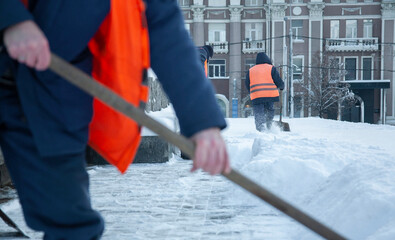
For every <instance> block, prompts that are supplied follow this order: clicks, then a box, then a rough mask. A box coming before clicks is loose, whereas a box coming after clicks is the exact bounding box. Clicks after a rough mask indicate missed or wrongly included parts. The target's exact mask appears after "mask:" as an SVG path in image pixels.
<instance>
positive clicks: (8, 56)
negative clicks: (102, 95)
mask: <svg viewBox="0 0 395 240" xmlns="http://www.w3.org/2000/svg"><path fill="white" fill-rule="evenodd" d="M116 2H117V3H118V4H123V3H125V2H123V1H119V0H112V1H111V6H112V5H113V3H116ZM23 3H24V4H23ZM128 4H135V7H138V8H139V9H141V10H144V3H143V2H142V1H141V0H133V2H128ZM145 4H146V11H145V14H142V16H144V15H146V17H147V21H146V22H144V21H143V22H142V24H140V25H139V27H144V28H145V27H147V25H148V31H149V46H150V60H151V67H152V69H153V70H154V71H155V73H156V75H157V76H158V78H159V80H160V81H161V83H162V85H163V87H164V89H165V91H166V93H167V94H168V96H169V98H170V100H171V101H172V103H173V106H174V109H175V111H176V114H177V117H178V119H179V121H180V128H181V132H182V134H184V135H185V136H186V137H188V138H190V139H192V140H193V141H194V142H195V143H196V152H195V156H194V157H193V160H194V161H193V167H192V170H193V171H194V170H196V169H199V168H201V169H203V170H205V171H207V172H209V173H210V174H219V173H222V172H225V173H229V172H230V164H229V158H228V155H227V151H226V146H225V143H224V141H223V139H222V137H221V135H220V130H221V129H223V128H225V126H226V122H225V120H224V118H223V117H222V114H221V112H220V110H219V108H218V106H217V104H216V100H215V97H214V91H213V88H212V86H211V84H210V82H209V81H208V80H207V78H206V77H205V75H204V71H203V69H202V67H201V65H200V63H199V61H198V57H197V56H196V50H195V46H194V45H193V43H192V41H191V40H190V38H189V36H188V33H187V31H186V30H185V28H184V22H183V17H182V14H181V12H180V10H179V8H178V6H177V2H176V1H156V0H155V1H154V0H146V1H145ZM112 10H113V9H111V11H112ZM109 11H110V0H84V1H71V0H59V1H44V0H29V1H26V0H7V1H0V33H1V36H2V39H1V42H0V44H1V45H2V47H0V49H1V53H0V77H1V78H2V81H0V145H1V149H2V151H3V154H4V158H5V162H6V164H7V167H8V169H9V172H10V175H11V178H12V180H13V183H14V185H15V187H16V189H17V191H18V195H19V200H20V203H21V205H22V208H23V213H24V217H25V220H26V223H27V225H28V226H29V227H31V228H32V229H34V230H36V231H42V232H44V239H73V240H76V239H99V238H100V237H101V235H102V233H103V230H104V221H103V219H102V217H101V216H100V214H99V213H98V212H96V211H94V210H93V209H92V207H91V202H90V196H89V176H88V174H87V172H86V168H85V167H86V165H85V149H86V146H87V142H88V136H89V130H90V129H89V124H90V121H91V119H92V115H93V108H92V101H93V99H92V98H91V97H90V96H89V95H87V94H86V93H84V92H82V91H81V90H79V89H77V88H76V87H75V86H72V85H71V84H69V83H68V82H67V81H65V80H64V79H62V78H60V77H59V76H57V75H55V74H54V73H52V72H51V71H49V70H47V68H48V66H49V64H50V51H53V52H54V53H55V54H57V55H59V56H60V57H62V58H64V59H65V60H66V61H68V62H70V63H71V64H73V65H74V66H76V67H78V68H80V69H81V70H83V71H85V72H86V73H88V74H90V73H91V71H92V53H91V49H89V48H88V43H89V42H90V40H91V39H92V38H93V37H94V35H95V33H96V32H97V31H98V29H99V28H100V27H101V24H102V23H103V21H104V20H105V19H106V17H107V16H108V15H109ZM139 17H141V16H139ZM137 19H140V20H141V18H137ZM123 23H125V22H123ZM132 24H133V23H132ZM125 36H126V35H125ZM132 36H133V35H132ZM102 47H103V48H100V49H99V50H103V51H106V49H105V47H106V46H102ZM109 77H110V78H112V79H110V80H114V81H115V80H116V79H117V77H119V76H109ZM116 132H117V126H114V133H116ZM131 187H133V186H131Z"/></svg>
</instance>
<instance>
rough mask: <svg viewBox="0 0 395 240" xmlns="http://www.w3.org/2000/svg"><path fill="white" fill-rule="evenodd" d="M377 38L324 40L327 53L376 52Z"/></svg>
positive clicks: (377, 48) (377, 46)
mask: <svg viewBox="0 0 395 240" xmlns="http://www.w3.org/2000/svg"><path fill="white" fill-rule="evenodd" d="M378 42H379V39H378V38H336V39H327V40H326V50H328V51H377V50H379V44H378Z"/></svg>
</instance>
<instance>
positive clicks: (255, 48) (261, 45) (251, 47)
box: [243, 40, 266, 53]
mask: <svg viewBox="0 0 395 240" xmlns="http://www.w3.org/2000/svg"><path fill="white" fill-rule="evenodd" d="M265 49H266V48H265V41H264V40H260V41H256V40H253V41H246V40H244V41H243V53H257V52H264V51H265Z"/></svg>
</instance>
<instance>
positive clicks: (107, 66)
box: [89, 0, 150, 173]
mask: <svg viewBox="0 0 395 240" xmlns="http://www.w3.org/2000/svg"><path fill="white" fill-rule="evenodd" d="M89 49H90V50H91V52H92V54H93V56H94V59H93V70H92V76H93V77H94V78H95V79H96V80H98V81H99V82H101V83H103V84H104V85H106V86H107V87H109V88H111V89H112V90H113V91H114V92H116V93H117V94H119V95H120V96H121V97H122V98H124V99H125V100H126V101H128V102H129V103H131V104H133V105H134V106H136V107H138V106H140V105H141V103H146V102H147V100H148V86H145V85H142V84H141V83H142V80H143V78H144V77H146V76H147V72H146V71H147V69H148V68H149V64H150V63H149V39H148V29H147V23H146V20H145V5H144V3H143V1H142V0H128V1H124V0H112V1H111V9H110V12H109V14H108V16H107V17H106V19H105V20H104V22H103V23H102V25H101V26H100V28H99V30H98V32H97V33H96V35H95V36H94V37H93V39H92V40H91V41H90V42H89ZM93 106H94V114H93V119H92V122H91V124H90V135H89V144H90V146H91V147H92V148H93V149H95V150H96V151H97V152H98V153H99V154H100V155H101V156H102V157H103V158H104V159H106V160H107V161H108V162H110V163H111V164H113V165H115V166H116V167H117V168H118V169H119V170H120V171H121V172H122V173H123V172H125V171H126V170H127V168H128V166H129V165H130V164H131V163H132V162H133V159H134V157H135V154H136V152H137V148H138V146H139V144H140V139H141V137H140V130H141V128H140V126H138V124H137V123H136V122H134V121H133V120H131V119H130V118H128V117H126V116H124V115H123V114H120V113H118V112H117V111H115V110H113V109H111V108H110V107H108V106H107V105H104V104H103V103H102V102H100V101H98V100H97V99H95V100H94V105H93Z"/></svg>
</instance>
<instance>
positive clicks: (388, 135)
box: [224, 118, 395, 239]
mask: <svg viewBox="0 0 395 240" xmlns="http://www.w3.org/2000/svg"><path fill="white" fill-rule="evenodd" d="M285 121H286V122H288V123H289V124H290V127H291V132H280V131H279V130H278V129H274V130H272V131H271V132H266V133H258V132H256V131H255V128H254V127H255V126H254V122H253V119H251V118H250V119H229V125H230V127H229V128H228V129H227V130H226V131H225V132H224V136H225V138H226V139H227V141H228V145H229V147H230V148H229V149H230V154H231V156H232V162H233V166H234V168H235V169H238V170H239V171H240V172H242V173H244V174H245V175H247V176H248V177H250V178H251V179H253V180H255V181H256V182H258V183H260V184H262V185H263V186H265V187H266V188H268V189H270V190H271V191H272V192H273V193H275V194H277V195H278V196H280V197H281V198H283V199H285V200H287V201H288V202H291V203H292V204H294V205H295V206H297V207H298V208H300V209H301V210H303V211H305V212H306V213H308V214H310V215H311V216H313V217H315V218H316V219H318V220H320V221H321V222H323V223H325V224H326V225H328V226H330V227H331V228H332V229H334V230H336V231H338V232H339V233H341V234H343V235H344V236H346V237H347V238H350V239H395V141H394V139H395V127H393V126H384V125H371V124H364V123H349V122H340V121H333V120H323V119H319V118H300V119H286V120H285ZM235 191H240V194H235V196H238V198H237V201H239V202H240V203H243V204H251V203H254V204H255V205H258V204H259V200H257V199H255V198H254V197H252V196H250V195H248V194H242V193H241V190H239V189H237V188H235ZM263 208H264V207H263ZM263 211H265V210H263ZM302 228H303V227H301V228H297V229H290V230H291V231H292V236H293V239H312V238H313V235H312V233H310V232H308V231H303V230H302ZM284 231H288V230H287V229H284Z"/></svg>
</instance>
